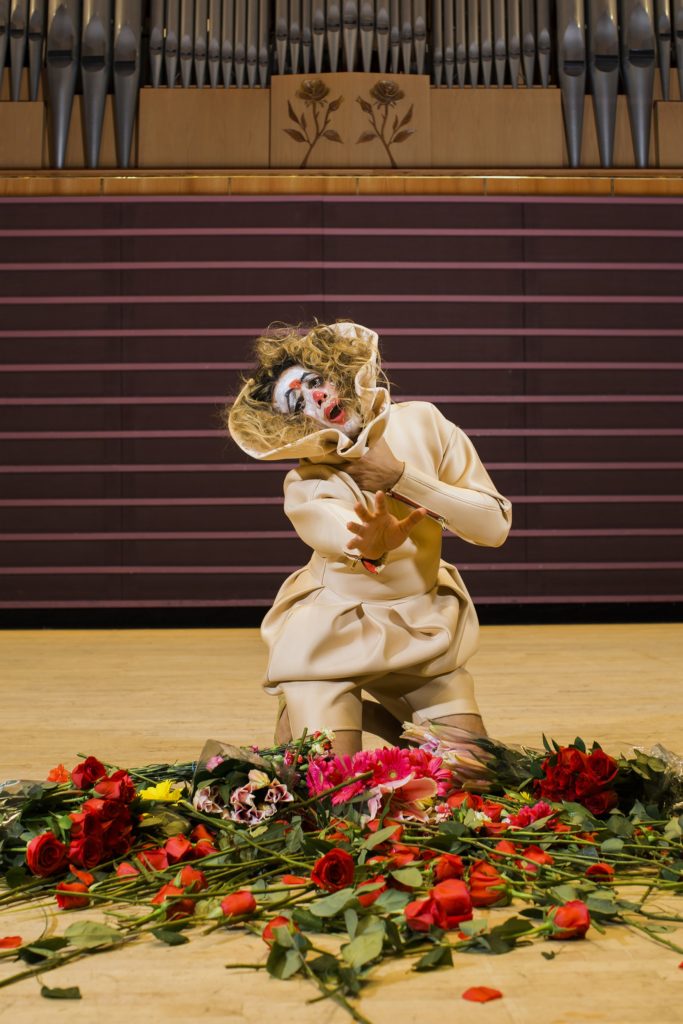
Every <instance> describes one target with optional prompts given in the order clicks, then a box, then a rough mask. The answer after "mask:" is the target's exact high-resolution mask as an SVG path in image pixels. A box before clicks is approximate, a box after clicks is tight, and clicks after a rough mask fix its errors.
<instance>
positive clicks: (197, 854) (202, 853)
mask: <svg viewBox="0 0 683 1024" xmlns="http://www.w3.org/2000/svg"><path fill="white" fill-rule="evenodd" d="M212 853H220V851H219V850H217V849H216V847H215V846H214V845H213V843H209V842H207V841H206V839H200V840H199V842H198V843H197V844H196V846H195V847H194V848H193V850H192V856H193V857H194V858H195V860H198V859H200V858H201V857H210V856H211V854H212Z"/></svg>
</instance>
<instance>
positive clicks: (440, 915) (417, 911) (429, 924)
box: [403, 899, 446, 932]
mask: <svg viewBox="0 0 683 1024" xmlns="http://www.w3.org/2000/svg"><path fill="white" fill-rule="evenodd" d="M403 913H404V915H405V919H406V924H407V925H408V927H409V928H411V929H412V930H413V931H414V932H428V931H429V929H430V928H442V929H443V930H445V929H446V919H445V914H444V912H443V910H442V909H441V907H440V906H439V904H438V903H437V902H436V900H432V899H426V900H413V902H412V903H409V904H408V905H407V906H406V907H405V908H404V910H403Z"/></svg>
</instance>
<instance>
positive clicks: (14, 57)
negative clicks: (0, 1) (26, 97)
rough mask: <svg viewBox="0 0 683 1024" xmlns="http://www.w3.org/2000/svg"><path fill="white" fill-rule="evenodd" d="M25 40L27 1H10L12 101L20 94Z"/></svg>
mask: <svg viewBox="0 0 683 1024" xmlns="http://www.w3.org/2000/svg"><path fill="white" fill-rule="evenodd" d="M27 38H28V8H27V0H12V5H11V9H10V16H9V49H10V61H11V75H10V97H11V99H13V100H18V99H19V95H20V93H21V73H22V71H23V70H24V57H25V56H26V42H27Z"/></svg>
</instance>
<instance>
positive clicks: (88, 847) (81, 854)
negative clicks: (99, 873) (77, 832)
mask: <svg viewBox="0 0 683 1024" xmlns="http://www.w3.org/2000/svg"><path fill="white" fill-rule="evenodd" d="M103 859H104V843H103V842H102V840H101V839H100V838H99V836H83V837H82V838H81V839H77V840H76V841H75V842H72V843H70V844H69V860H72V861H73V862H74V863H75V864H79V865H80V866H81V867H82V868H94V867H96V866H97V865H98V864H99V863H100V861H101V860H103Z"/></svg>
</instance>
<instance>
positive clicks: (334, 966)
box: [308, 953, 339, 978]
mask: <svg viewBox="0 0 683 1024" xmlns="http://www.w3.org/2000/svg"><path fill="white" fill-rule="evenodd" d="M308 966H309V967H310V968H311V970H312V971H313V973H314V974H317V975H318V977H321V978H329V977H330V975H332V976H333V977H337V976H338V975H339V962H338V960H337V958H336V956H332V954H331V953H321V954H320V956H317V957H316V958H315V959H314V960H311V962H310V963H309V965H308Z"/></svg>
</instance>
